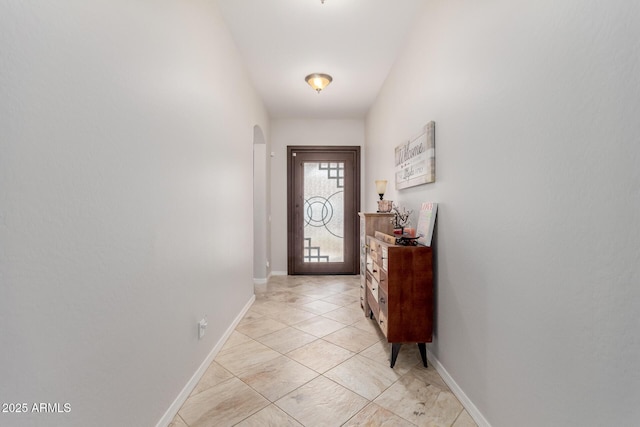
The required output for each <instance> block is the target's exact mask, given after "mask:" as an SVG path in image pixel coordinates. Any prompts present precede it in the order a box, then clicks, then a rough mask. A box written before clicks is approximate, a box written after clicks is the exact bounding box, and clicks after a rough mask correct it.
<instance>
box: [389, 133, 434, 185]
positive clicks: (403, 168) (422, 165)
mask: <svg viewBox="0 0 640 427" xmlns="http://www.w3.org/2000/svg"><path fill="white" fill-rule="evenodd" d="M395 172H396V190H402V189H403V188H409V187H414V186H416V185H421V184H428V183H431V182H435V181H436V123H435V122H433V121H431V122H429V123H427V125H426V126H425V127H424V131H423V132H422V133H421V134H420V135H418V136H417V137H415V138H413V139H411V140H409V141H407V142H405V143H403V144H400V145H398V146H397V147H396V156H395Z"/></svg>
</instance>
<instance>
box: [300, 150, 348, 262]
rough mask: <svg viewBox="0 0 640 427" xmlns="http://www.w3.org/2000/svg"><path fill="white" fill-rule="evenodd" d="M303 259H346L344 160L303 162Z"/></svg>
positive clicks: (341, 260)
mask: <svg viewBox="0 0 640 427" xmlns="http://www.w3.org/2000/svg"><path fill="white" fill-rule="evenodd" d="M303 187H304V206H303V208H302V211H303V215H304V245H303V248H302V249H303V254H302V257H303V262H343V261H344V162H309V163H304V185H303Z"/></svg>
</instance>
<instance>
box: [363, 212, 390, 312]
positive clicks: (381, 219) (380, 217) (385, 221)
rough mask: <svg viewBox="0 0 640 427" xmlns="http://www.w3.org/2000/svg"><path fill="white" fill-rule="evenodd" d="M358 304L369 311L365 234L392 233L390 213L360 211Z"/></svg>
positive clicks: (365, 310)
mask: <svg viewBox="0 0 640 427" xmlns="http://www.w3.org/2000/svg"><path fill="white" fill-rule="evenodd" d="M358 215H359V216H360V306H361V307H362V309H363V310H364V312H365V315H368V313H369V305H368V304H367V295H366V289H367V280H366V279H367V276H366V272H367V264H366V260H367V251H368V248H369V246H368V244H367V236H373V235H374V234H375V232H376V231H380V232H382V233H385V234H393V224H392V223H391V218H393V214H391V213H364V212H360V213H359V214H358Z"/></svg>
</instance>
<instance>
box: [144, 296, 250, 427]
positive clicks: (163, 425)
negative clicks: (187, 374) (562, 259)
mask: <svg viewBox="0 0 640 427" xmlns="http://www.w3.org/2000/svg"><path fill="white" fill-rule="evenodd" d="M255 300H256V296H255V295H252V296H251V298H250V299H249V302H247V304H246V305H245V306H244V308H243V309H242V311H241V312H240V314H238V315H237V316H236V318H235V319H234V321H233V323H232V324H231V326H229V328H228V329H227V330H226V331H225V333H224V335H222V337H221V338H220V340H218V342H217V343H216V345H215V346H214V347H213V350H211V352H210V353H209V355H208V356H207V357H206V359H204V362H202V364H200V367H199V368H198V369H197V370H196V372H195V373H194V374H193V376H192V377H191V379H190V380H189V382H187V385H185V386H184V388H183V389H182V391H181V392H180V394H178V397H176V400H174V401H173V403H172V404H171V406H169V409H167V412H165V413H164V415H163V416H162V418H160V421H158V424H156V427H167V426H168V425H169V424H170V423H171V421H173V419H174V418H175V416H176V414H177V413H178V411H179V410H180V408H181V407H182V405H183V404H184V402H185V401H186V400H187V398H188V397H189V395H190V394H191V392H192V391H193V389H194V388H196V385H198V382H199V381H200V379H201V378H202V376H203V375H204V373H205V371H206V370H207V368H208V367H209V365H210V364H211V362H213V359H215V357H216V356H217V355H218V353H219V352H220V350H221V349H222V346H223V345H224V344H225V343H226V342H227V340H228V339H229V337H230V336H231V334H232V333H233V331H234V330H235V329H236V326H238V323H240V321H241V320H242V318H243V317H244V315H245V314H246V313H247V311H248V310H249V308H251V304H253V302H254V301H255Z"/></svg>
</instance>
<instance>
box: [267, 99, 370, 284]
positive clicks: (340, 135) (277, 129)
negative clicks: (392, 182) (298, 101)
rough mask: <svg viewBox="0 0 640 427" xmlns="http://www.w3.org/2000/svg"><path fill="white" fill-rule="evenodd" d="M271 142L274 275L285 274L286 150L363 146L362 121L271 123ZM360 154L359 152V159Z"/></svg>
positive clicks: (282, 120) (286, 121)
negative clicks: (323, 146) (328, 146)
mask: <svg viewBox="0 0 640 427" xmlns="http://www.w3.org/2000/svg"><path fill="white" fill-rule="evenodd" d="M319 96H321V95H319ZM270 142H271V147H272V148H271V150H272V151H273V153H274V156H273V157H272V158H271V218H272V220H271V256H272V258H273V262H272V264H271V267H272V270H273V272H274V273H282V272H284V273H286V271H287V146H288V145H358V146H363V145H364V120H357V119H348V120H312V119H277V120H273V121H272V122H271V132H270ZM363 152H364V150H361V156H363V155H364V154H363ZM361 170H364V167H363V168H362V169H361ZM362 173H363V172H362ZM363 174H364V173H363ZM364 188H365V187H363V192H364Z"/></svg>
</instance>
